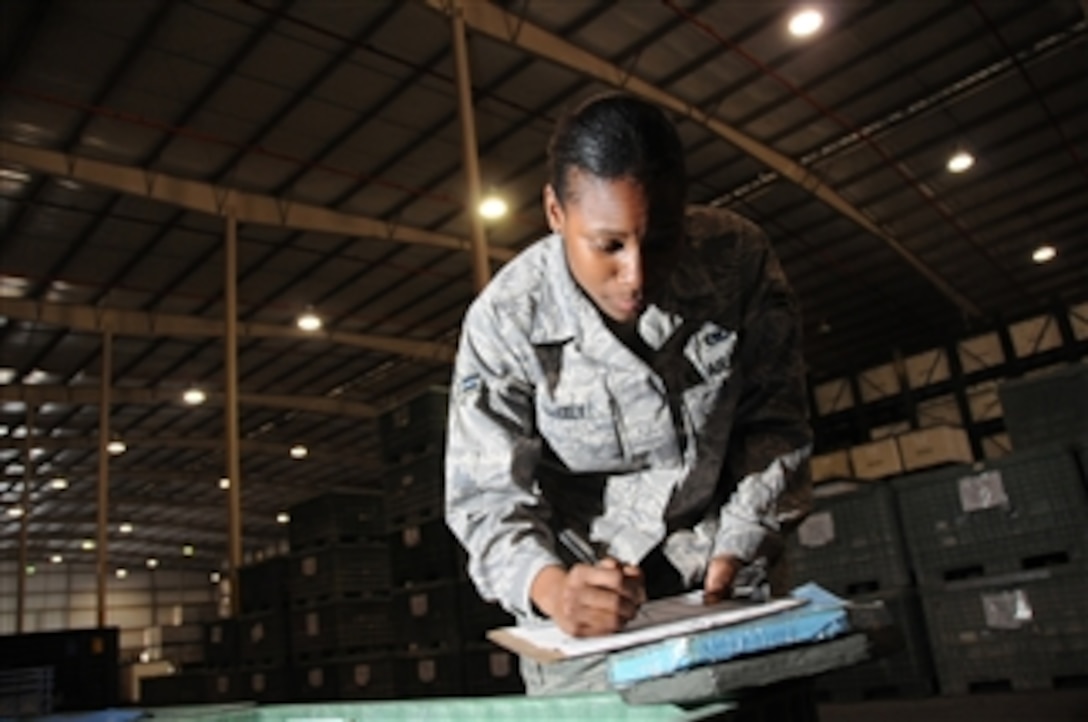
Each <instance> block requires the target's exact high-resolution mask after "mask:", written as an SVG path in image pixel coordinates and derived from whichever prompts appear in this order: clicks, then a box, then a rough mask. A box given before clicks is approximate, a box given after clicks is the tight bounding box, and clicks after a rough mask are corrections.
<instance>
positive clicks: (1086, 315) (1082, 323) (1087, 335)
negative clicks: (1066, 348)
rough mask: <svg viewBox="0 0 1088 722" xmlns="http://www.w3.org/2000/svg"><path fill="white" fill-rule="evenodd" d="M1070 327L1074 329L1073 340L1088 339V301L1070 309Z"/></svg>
mask: <svg viewBox="0 0 1088 722" xmlns="http://www.w3.org/2000/svg"><path fill="white" fill-rule="evenodd" d="M1069 326H1070V327H1071V328H1072V329H1073V338H1075V339H1077V340H1078V341H1083V340H1085V339H1088V301H1085V302H1084V303H1078V304H1077V305H1076V306H1073V307H1072V308H1070V309H1069ZM1085 360H1086V361H1088V359H1085Z"/></svg>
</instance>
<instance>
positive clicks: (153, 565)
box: [147, 557, 159, 569]
mask: <svg viewBox="0 0 1088 722" xmlns="http://www.w3.org/2000/svg"><path fill="white" fill-rule="evenodd" d="M158 566H159V560H158V559H156V558H155V557H151V558H150V559H148V560H147V568H148V569H155V568H156V567H158Z"/></svg>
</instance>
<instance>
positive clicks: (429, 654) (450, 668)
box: [394, 649, 464, 699]
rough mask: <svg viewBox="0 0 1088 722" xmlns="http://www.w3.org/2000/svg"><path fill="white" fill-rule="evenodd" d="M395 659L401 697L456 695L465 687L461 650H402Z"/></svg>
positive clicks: (397, 682) (398, 694)
mask: <svg viewBox="0 0 1088 722" xmlns="http://www.w3.org/2000/svg"><path fill="white" fill-rule="evenodd" d="M394 659H395V679H396V687H397V696H398V697H401V698H404V699H413V698H417V697H452V696H457V695H460V694H462V692H463V690H464V669H463V667H462V660H461V651H460V650H459V649H441V650H426V651H413V652H399V653H398V654H397V655H396V656H395V658H394Z"/></svg>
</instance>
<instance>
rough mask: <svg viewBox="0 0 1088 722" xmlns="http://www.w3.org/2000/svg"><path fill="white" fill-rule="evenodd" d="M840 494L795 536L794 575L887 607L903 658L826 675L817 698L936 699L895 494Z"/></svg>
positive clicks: (846, 490)
mask: <svg viewBox="0 0 1088 722" xmlns="http://www.w3.org/2000/svg"><path fill="white" fill-rule="evenodd" d="M818 491H823V490H821V489H819V488H818ZM827 491H828V492H834V491H836V490H835V489H834V488H831V489H827ZM837 491H838V493H827V494H826V495H820V496H818V498H817V499H816V501H815V503H814V508H813V511H812V513H811V514H810V515H809V517H808V518H807V519H806V520H805V521H804V523H803V524H802V525H801V526H800V527H799V528H798V529H797V533H796V534H794V535H793V537H791V539H790V542H789V544H790V549H789V552H788V554H789V562H790V574H791V576H792V578H793V579H795V580H797V581H810V580H811V581H816V582H817V583H819V584H820V585H822V586H823V587H825V588H826V589H828V590H829V591H831V592H833V593H835V594H838V595H840V596H842V597H844V598H847V599H850V600H852V601H855V602H859V603H874V602H880V603H883V605H884V606H885V608H886V609H887V610H888V613H889V615H890V616H891V619H892V621H893V623H894V625H895V629H896V632H897V639H896V645H895V647H896V651H894V652H893V653H890V654H887V655H886V656H882V657H879V658H878V659H876V660H874V661H872V662H868V663H866V664H862V665H858V666H856V667H850V668H847V669H843V670H841V671H837V672H834V673H831V674H827V675H823V676H821V677H819V678H817V680H816V683H815V687H814V692H815V694H816V696H817V698H818V699H822V700H832V701H858V700H864V699H873V698H881V697H923V696H927V695H931V694H933V692H934V691H935V689H936V687H935V683H934V672H933V663H932V658H931V655H930V651H929V642H928V638H927V635H926V628H925V622H924V619H923V615H922V606H921V598H920V595H919V593H918V590H917V588H916V587H915V585H914V577H913V574H912V570H911V567H910V563H909V561H908V558H907V553H906V547H905V544H904V532H903V527H902V524H901V522H900V515H899V511H898V509H897V505H896V497H895V494H894V492H893V490H892V488H891V487H890V486H886V485H883V484H877V485H866V486H861V487H858V486H857V485H844V486H843V487H841V488H840V489H838V490H837Z"/></svg>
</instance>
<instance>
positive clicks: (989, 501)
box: [959, 470, 1009, 511]
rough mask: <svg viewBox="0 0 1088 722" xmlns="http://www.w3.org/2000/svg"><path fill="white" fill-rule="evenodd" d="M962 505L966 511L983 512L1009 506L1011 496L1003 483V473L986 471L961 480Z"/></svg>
mask: <svg viewBox="0 0 1088 722" xmlns="http://www.w3.org/2000/svg"><path fill="white" fill-rule="evenodd" d="M959 487H960V505H961V506H962V507H963V510H964V511H981V510H982V509H991V508H993V507H995V506H1008V505H1009V496H1008V494H1006V493H1005V485H1004V484H1003V483H1002V481H1001V472H1000V471H997V470H994V471H985V472H983V473H981V474H976V475H975V476H965V477H963V478H962V479H960V484H959Z"/></svg>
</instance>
